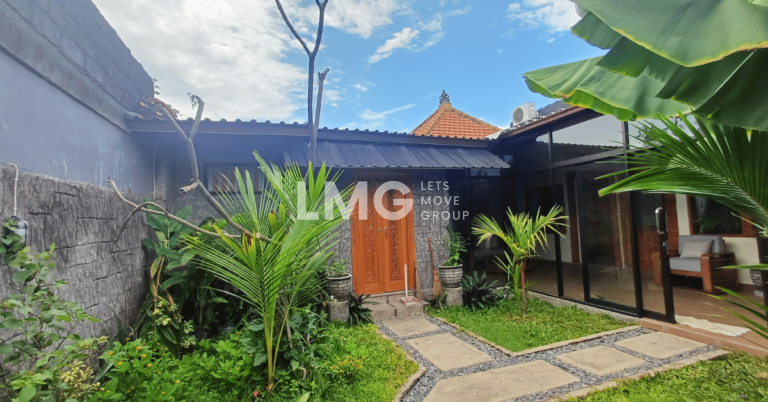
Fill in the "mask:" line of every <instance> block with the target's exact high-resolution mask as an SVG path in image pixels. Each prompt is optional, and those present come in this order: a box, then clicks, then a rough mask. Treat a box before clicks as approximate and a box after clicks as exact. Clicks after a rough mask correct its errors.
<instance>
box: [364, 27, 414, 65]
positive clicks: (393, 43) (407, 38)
mask: <svg viewBox="0 0 768 402" xmlns="http://www.w3.org/2000/svg"><path fill="white" fill-rule="evenodd" d="M418 35H419V30H418V29H413V28H410V27H406V28H403V30H402V31H400V32H395V35H394V36H393V37H392V38H390V39H387V41H386V42H384V44H383V45H381V46H379V48H378V49H376V53H374V54H373V56H371V57H370V58H369V59H368V63H370V64H373V63H377V62H379V61H380V60H383V59H386V58H387V57H389V56H391V55H392V53H394V52H395V50H397V49H401V48H405V47H408V45H409V44H410V43H411V41H412V40H413V39H414V38H415V37H416V36H418Z"/></svg>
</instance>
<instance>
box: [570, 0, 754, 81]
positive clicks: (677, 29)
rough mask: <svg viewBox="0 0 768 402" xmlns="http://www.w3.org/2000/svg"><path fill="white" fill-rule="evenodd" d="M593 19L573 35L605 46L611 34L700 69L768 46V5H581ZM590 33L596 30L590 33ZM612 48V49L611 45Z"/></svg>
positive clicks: (592, 1)
mask: <svg viewBox="0 0 768 402" xmlns="http://www.w3.org/2000/svg"><path fill="white" fill-rule="evenodd" d="M575 2H576V3H577V4H578V5H579V6H581V8H582V9H583V10H587V11H589V13H591V14H593V15H594V16H595V17H597V19H599V21H601V22H602V23H603V24H604V26H600V25H599V22H597V21H596V20H595V18H590V19H589V20H588V21H586V22H584V25H587V26H579V24H581V23H579V24H577V26H576V27H574V29H573V32H574V33H575V34H576V35H578V36H580V37H581V38H583V39H584V40H586V41H587V42H589V43H593V42H596V43H601V44H604V39H605V36H606V30H607V29H610V30H613V31H615V32H616V33H617V34H619V35H621V36H623V37H625V38H627V39H629V40H630V41H632V42H634V43H636V44H637V45H639V46H640V47H642V48H645V49H647V50H648V51H650V52H651V53H655V54H657V55H659V56H661V57H664V58H666V59H669V60H671V61H672V62H674V63H676V64H679V65H682V66H685V67H694V66H700V65H704V64H707V63H711V62H714V61H717V60H722V59H723V58H725V57H726V56H728V55H730V54H733V53H736V52H740V51H744V50H752V49H757V48H765V47H768V1H766V0H759V1H752V2H749V1H745V0H654V1H648V0H622V1H606V0H575ZM587 28H590V29H587ZM611 47H612V46H611Z"/></svg>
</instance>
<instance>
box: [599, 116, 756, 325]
mask: <svg viewBox="0 0 768 402" xmlns="http://www.w3.org/2000/svg"><path fill="white" fill-rule="evenodd" d="M680 117H681V120H682V121H683V122H684V123H685V125H686V127H688V129H689V130H690V132H691V133H692V134H693V137H691V136H690V135H689V134H688V133H686V131H684V130H683V129H682V128H680V127H678V126H677V125H676V124H675V123H674V122H672V121H671V120H669V119H667V118H663V117H662V118H661V121H662V122H663V123H664V125H665V126H666V129H667V130H664V129H662V128H659V127H656V126H654V125H651V124H644V126H643V128H642V129H641V130H642V132H643V134H644V135H645V138H641V137H638V138H637V139H638V140H639V141H642V142H643V143H644V144H645V145H646V146H648V149H638V150H636V151H635V152H632V153H630V154H629V155H628V156H627V157H626V162H627V163H628V164H629V166H630V169H628V170H625V171H623V172H619V173H615V174H614V175H620V174H622V173H634V174H632V175H631V176H629V177H627V178H625V179H623V180H621V181H619V182H617V183H614V184H612V185H610V186H608V187H606V188H604V189H602V190H600V195H606V194H612V193H619V192H624V191H633V190H643V191H647V192H650V193H677V194H686V195H692V196H698V197H706V198H710V199H713V200H715V201H718V202H720V203H721V204H724V205H725V206H727V207H730V208H731V209H733V210H734V211H736V212H738V213H740V214H744V215H748V216H750V217H751V219H752V223H753V224H754V225H755V226H756V227H758V228H759V229H760V233H761V235H762V236H763V237H768V186H766V185H765V178H766V177H768V160H766V158H765V150H766V149H768V132H764V131H752V130H747V129H743V128H736V127H729V126H723V125H719V124H713V123H710V122H709V121H708V120H705V119H702V118H700V117H695V118H696V121H697V122H698V125H699V128H696V127H695V126H694V125H693V124H692V123H691V122H690V121H689V120H688V119H687V118H686V117H685V116H680ZM724 268H739V269H759V270H766V269H768V264H755V265H744V266H730V267H724ZM718 289H720V290H722V291H723V292H725V293H727V294H729V295H731V296H734V297H736V298H737V299H739V301H732V300H729V299H725V298H723V297H721V296H712V297H715V298H717V299H721V300H725V301H727V302H729V303H731V304H733V305H736V306H738V307H740V308H742V309H744V310H746V311H747V312H749V313H750V314H752V315H754V316H755V317H757V318H758V319H760V320H762V321H763V322H765V321H766V320H768V307H766V306H762V305H760V304H756V303H754V302H752V301H751V300H749V299H748V298H746V297H744V296H742V295H740V294H738V293H736V292H733V291H731V290H729V289H724V288H718ZM751 305H755V306H757V307H758V309H754V308H753V307H751ZM728 311H729V312H731V313H732V314H734V315H736V316H737V317H738V318H740V319H742V320H743V321H744V322H745V325H746V326H747V327H749V328H751V329H752V330H754V331H755V332H756V333H757V334H759V335H760V336H762V337H764V338H766V339H768V327H766V326H765V325H762V324H759V323H757V322H756V321H754V320H751V319H749V318H747V317H745V316H744V315H742V314H739V313H736V312H733V311H731V310H728Z"/></svg>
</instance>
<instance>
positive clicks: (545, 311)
mask: <svg viewBox="0 0 768 402" xmlns="http://www.w3.org/2000/svg"><path fill="white" fill-rule="evenodd" d="M428 312H429V314H430V315H432V316H434V317H440V318H443V319H445V320H448V321H450V322H452V323H454V324H457V325H459V326H460V327H461V328H462V329H464V330H467V331H472V332H474V333H476V334H478V335H480V336H482V337H483V338H485V339H488V340H489V341H491V342H493V343H495V344H497V345H500V346H503V347H505V348H507V349H509V350H511V351H513V352H518V351H521V350H525V349H530V348H535V347H537V346H542V345H547V344H550V343H555V342H560V341H565V340H568V339H575V338H580V337H582V336H587V335H592V334H596V333H599V332H603V331H610V330H614V329H618V328H622V327H626V326H628V325H630V324H627V323H625V322H622V321H619V320H617V319H615V318H612V317H609V316H607V315H596V314H590V313H587V312H584V311H581V310H579V309H577V308H576V307H555V306H553V305H551V304H549V303H547V302H544V301H541V300H537V299H532V300H529V301H528V313H527V314H526V315H523V313H522V312H521V311H520V309H519V308H518V301H516V300H504V301H503V302H501V303H499V304H498V305H497V306H495V307H491V308H489V309H485V310H480V311H475V312H470V311H469V310H468V309H466V308H463V307H449V308H447V309H445V310H434V309H429V310H428Z"/></svg>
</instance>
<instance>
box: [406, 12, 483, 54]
mask: <svg viewBox="0 0 768 402" xmlns="http://www.w3.org/2000/svg"><path fill="white" fill-rule="evenodd" d="M469 10H470V7H469V6H467V7H464V8H460V9H456V10H453V11H450V12H448V13H446V14H445V15H443V14H441V13H437V14H435V16H434V18H433V19H432V20H430V21H428V22H420V23H419V28H421V29H422V30H424V31H429V32H432V35H431V36H430V37H429V39H427V40H426V41H425V42H424V43H422V44H421V45H420V46H418V47H416V48H415V49H414V50H413V51H414V52H421V51H423V50H426V49H428V48H430V47H432V46H434V45H436V44H437V43H438V42H440V41H441V40H443V38H444V37H445V31H444V30H443V19H445V18H447V17H455V16H458V15H464V14H467V13H468V12H469Z"/></svg>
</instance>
